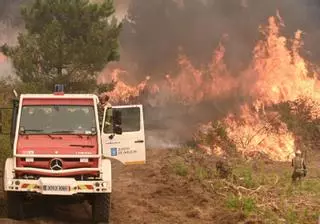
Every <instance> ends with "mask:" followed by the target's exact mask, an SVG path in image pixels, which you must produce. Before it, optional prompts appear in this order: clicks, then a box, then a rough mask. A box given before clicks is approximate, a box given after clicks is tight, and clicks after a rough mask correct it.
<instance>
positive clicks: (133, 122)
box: [103, 107, 141, 134]
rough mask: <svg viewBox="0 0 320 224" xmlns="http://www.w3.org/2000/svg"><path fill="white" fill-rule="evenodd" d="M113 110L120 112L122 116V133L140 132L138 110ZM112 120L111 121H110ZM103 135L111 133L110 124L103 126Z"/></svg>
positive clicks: (133, 108)
mask: <svg viewBox="0 0 320 224" xmlns="http://www.w3.org/2000/svg"><path fill="white" fill-rule="evenodd" d="M112 110H113V112H114V111H115V110H120V111H121V114H122V125H121V127H122V131H123V132H137V131H140V129H141V127H140V108H138V107H129V108H113V109H112ZM111 120H112V119H111ZM103 131H104V133H107V134H111V133H112V124H111V125H108V124H107V123H105V124H104V130H103Z"/></svg>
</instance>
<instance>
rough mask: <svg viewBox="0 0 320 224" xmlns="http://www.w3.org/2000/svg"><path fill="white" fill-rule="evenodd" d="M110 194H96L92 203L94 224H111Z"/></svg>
mask: <svg viewBox="0 0 320 224" xmlns="http://www.w3.org/2000/svg"><path fill="white" fill-rule="evenodd" d="M110 207H111V206H110V194H109V193H102V194H94V195H93V201H92V219H93V223H105V224H108V223H109V216H110Z"/></svg>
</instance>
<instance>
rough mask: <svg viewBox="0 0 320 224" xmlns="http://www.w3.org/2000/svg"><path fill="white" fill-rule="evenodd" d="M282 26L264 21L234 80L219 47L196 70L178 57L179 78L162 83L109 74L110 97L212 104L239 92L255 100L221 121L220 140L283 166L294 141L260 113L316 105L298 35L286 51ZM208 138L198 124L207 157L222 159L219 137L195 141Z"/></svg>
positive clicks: (272, 117) (274, 117)
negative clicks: (302, 102)
mask: <svg viewBox="0 0 320 224" xmlns="http://www.w3.org/2000/svg"><path fill="white" fill-rule="evenodd" d="M283 24H284V23H283V20H282V18H281V17H280V15H279V14H277V16H276V17H270V18H269V20H268V25H267V26H266V27H265V28H264V29H261V32H262V33H263V34H264V36H265V39H264V40H261V41H259V42H258V43H257V45H256V47H255V48H254V50H253V60H252V63H251V64H250V66H249V67H248V69H247V70H245V71H244V72H242V73H241V74H240V75H238V76H237V78H235V77H234V76H231V74H230V72H229V71H228V69H227V67H226V65H225V64H224V60H223V59H224V53H225V49H224V47H223V45H222V44H221V43H220V45H219V47H218V48H217V50H216V51H215V52H214V55H213V60H212V63H211V64H209V65H208V66H207V67H206V68H204V69H203V68H202V69H197V68H195V67H194V66H193V65H192V63H191V62H190V60H188V58H187V57H186V56H180V57H179V58H178V65H179V66H180V73H179V74H176V75H175V76H173V75H171V74H166V75H165V76H164V81H163V82H161V83H156V84H153V85H151V81H152V80H150V78H149V77H147V79H146V80H144V81H143V82H141V83H140V84H139V85H137V86H129V85H127V84H126V83H125V82H123V81H121V80H120V79H119V76H118V75H117V74H119V70H114V71H113V72H112V73H111V74H109V76H110V75H111V77H113V79H114V80H117V82H118V83H117V85H116V88H115V90H114V91H112V92H111V93H110V95H111V97H112V99H113V100H114V102H118V101H122V102H123V101H124V102H129V101H130V97H139V96H140V95H141V93H142V92H143V91H144V90H145V89H148V88H149V90H151V91H150V92H152V94H153V96H154V97H156V96H158V95H161V94H163V93H166V94H167V95H168V94H169V95H170V96H169V97H167V98H166V101H165V102H169V101H172V100H174V101H175V102H180V103H183V104H188V105H196V104H197V103H199V102H201V101H204V100H214V99H215V97H217V96H221V95H224V94H229V93H232V91H234V90H235V89H239V88H240V87H241V90H242V91H243V93H244V94H247V95H248V96H250V97H253V98H254V99H256V100H255V101H254V102H253V103H252V104H244V105H242V106H241V110H240V111H241V112H240V114H239V115H234V114H232V113H230V114H228V115H227V116H226V117H225V119H223V120H222V122H223V124H224V125H225V127H226V128H225V130H226V136H227V137H225V136H224V137H223V139H226V138H227V139H229V140H230V142H231V143H232V144H233V145H235V147H236V149H237V151H238V152H240V153H242V154H243V155H244V156H248V157H252V156H255V155H256V154H264V155H266V156H268V157H269V158H271V159H273V160H278V161H287V160H289V159H291V157H292V156H293V154H294V136H293V134H292V133H290V131H289V130H288V128H287V126H286V124H285V123H283V122H281V121H280V119H279V114H278V113H277V112H275V111H272V112H270V111H268V110H266V109H265V108H267V107H269V106H271V105H274V104H278V103H282V102H287V101H294V100H297V99H299V98H307V99H310V100H312V101H313V100H318V99H320V93H319V88H318V85H319V83H318V81H317V79H316V75H317V74H316V72H314V71H310V69H308V67H307V62H306V61H305V59H304V58H303V57H301V55H300V54H299V50H300V48H301V47H302V46H303V42H302V39H301V35H302V31H300V30H298V31H297V32H296V33H295V37H294V39H293V40H292V45H291V48H288V47H287V41H288V40H287V39H286V38H285V37H284V36H281V35H280V28H281V26H283ZM162 99H163V98H162ZM162 103H163V101H162ZM314 114H316V115H314V116H318V115H319V114H320V113H319V111H314ZM199 133H200V134H199ZM213 133H214V131H213V127H212V125H211V122H210V125H208V124H203V125H201V126H200V128H199V132H197V135H196V140H197V141H198V142H200V143H199V145H200V146H201V148H203V149H205V150H206V151H208V152H209V153H216V154H223V153H224V152H223V151H227V147H229V146H230V144H231V143H230V144H229V145H228V144H227V145H221V144H220V145H219V144H217V143H218V142H221V136H220V137H219V136H215V137H214V139H216V141H215V142H211V143H208V142H206V143H204V141H201V137H199V136H202V137H203V136H205V135H213ZM229 140H228V141H229ZM205 144H209V145H205ZM210 144H211V145H210ZM232 144H231V145H232Z"/></svg>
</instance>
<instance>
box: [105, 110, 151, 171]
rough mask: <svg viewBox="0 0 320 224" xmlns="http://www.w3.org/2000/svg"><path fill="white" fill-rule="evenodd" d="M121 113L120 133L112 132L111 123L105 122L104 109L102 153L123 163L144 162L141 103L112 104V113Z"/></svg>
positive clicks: (144, 148) (106, 111)
mask: <svg viewBox="0 0 320 224" xmlns="http://www.w3.org/2000/svg"><path fill="white" fill-rule="evenodd" d="M117 111H118V112H120V113H121V117H122V119H121V121H122V122H121V123H122V124H121V128H122V134H113V128H112V124H111V125H108V122H106V121H107V120H108V119H107V116H108V115H107V114H108V110H107V109H105V111H104V118H103V123H102V124H104V125H103V128H102V130H101V141H102V148H103V155H104V156H105V157H108V158H111V159H116V160H118V161H120V162H122V163H123V164H126V165H129V164H144V163H145V162H146V146H145V132H144V119H143V107H142V105H123V106H113V107H112V114H115V113H116V112H117Z"/></svg>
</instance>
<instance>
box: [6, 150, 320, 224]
mask: <svg viewBox="0 0 320 224" xmlns="http://www.w3.org/2000/svg"><path fill="white" fill-rule="evenodd" d="M175 156H176V154H175V153H174V152H173V150H164V149H161V150H160V149H158V150H156V149H154V150H148V151H147V164H146V165H137V166H128V167H124V166H122V165H121V164H119V163H116V162H115V163H114V164H113V166H114V169H113V193H112V202H111V203H112V209H111V223H112V224H129V223H130V224H134V223H137V224H138V223H139V224H143V223H146V224H147V223H148V224H149V223H155V224H162V223H163V224H167V223H172V224H174V223H177V224H178V223H184V224H189V223H190V224H191V223H192V224H194V223H203V224H206V223H208V224H209V223H210V224H211V223H219V224H224V223H263V222H261V219H260V221H259V220H258V219H257V220H256V221H255V220H254V219H251V221H250V220H249V221H248V219H246V218H245V215H244V213H243V212H240V211H237V210H233V211H232V210H230V209H227V208H226V207H225V206H224V205H223V203H222V200H221V196H219V194H220V195H221V194H222V193H213V191H210V190H208V189H207V187H206V186H205V184H203V183H202V182H199V181H198V180H195V179H192V178H191V179H190V178H186V177H184V176H183V175H176V174H175V172H173V171H172V163H171V162H172V161H173V159H174V158H175ZM200 162H201V161H200ZM203 163H207V166H212V168H214V166H215V161H214V158H212V159H206V160H205V161H204V162H203ZM286 166H288V164H282V165H278V166H277V167H274V166H273V167H274V168H275V169H278V170H282V169H283V167H286ZM313 166H315V167H317V166H319V163H318V162H317V163H316V162H314V164H313ZM191 169H192V168H191ZM317 169H318V168H317ZM317 172H318V171H317ZM317 175H318V173H317ZM316 177H317V176H316ZM90 213H91V212H90V206H89V205H87V204H75V205H68V206H59V207H56V208H54V210H53V211H52V214H50V216H47V217H36V218H31V219H28V220H24V221H12V220H7V219H0V223H4V224H5V223H8V224H11V223H12V224H15V223H17V224H18V223H19V224H23V223H24V224H27V223H29V224H42V223H43V224H44V223H49V224H50V223H52V224H53V223H57V224H66V223H78V224H81V223H90V216H91V214H90ZM279 223H295V222H279Z"/></svg>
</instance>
